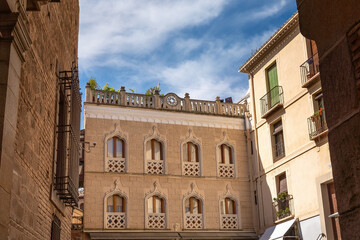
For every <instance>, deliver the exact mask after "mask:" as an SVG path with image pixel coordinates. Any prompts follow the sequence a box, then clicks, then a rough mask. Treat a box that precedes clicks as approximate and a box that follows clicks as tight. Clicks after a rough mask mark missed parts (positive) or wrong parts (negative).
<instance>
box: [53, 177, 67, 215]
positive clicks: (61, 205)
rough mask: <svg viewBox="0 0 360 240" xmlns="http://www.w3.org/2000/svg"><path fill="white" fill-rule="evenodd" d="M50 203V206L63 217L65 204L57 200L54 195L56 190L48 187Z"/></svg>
mask: <svg viewBox="0 0 360 240" xmlns="http://www.w3.org/2000/svg"><path fill="white" fill-rule="evenodd" d="M50 201H51V202H52V204H53V205H54V206H55V207H56V208H57V209H58V210H59V212H60V213H61V214H62V215H63V216H65V211H66V206H65V204H64V203H63V202H62V201H61V200H60V198H58V196H57V194H56V190H54V189H53V185H52V184H51V186H50Z"/></svg>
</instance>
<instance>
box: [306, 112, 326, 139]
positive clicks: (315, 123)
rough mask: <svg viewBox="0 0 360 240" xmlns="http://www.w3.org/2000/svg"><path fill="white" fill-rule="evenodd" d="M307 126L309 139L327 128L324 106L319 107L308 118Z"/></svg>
mask: <svg viewBox="0 0 360 240" xmlns="http://www.w3.org/2000/svg"><path fill="white" fill-rule="evenodd" d="M308 128H309V136H310V139H314V138H316V137H317V136H319V135H320V134H322V133H323V132H325V131H326V130H327V129H328V127H327V124H326V117H325V109H324V108H321V109H320V110H318V111H317V112H315V113H314V115H312V116H311V117H309V118H308Z"/></svg>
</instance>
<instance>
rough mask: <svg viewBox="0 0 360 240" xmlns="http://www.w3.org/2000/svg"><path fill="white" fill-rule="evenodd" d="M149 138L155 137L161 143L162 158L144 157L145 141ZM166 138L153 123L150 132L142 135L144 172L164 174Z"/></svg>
mask: <svg viewBox="0 0 360 240" xmlns="http://www.w3.org/2000/svg"><path fill="white" fill-rule="evenodd" d="M151 139H155V140H157V141H159V142H161V144H162V148H163V149H162V151H163V153H162V154H163V159H161V160H152V159H146V143H147V142H148V141H150V140H151ZM165 161H166V139H165V137H164V136H162V135H161V134H160V132H159V130H158V128H157V127H156V125H154V126H153V127H152V132H150V133H149V134H148V135H146V136H145V137H144V172H145V173H149V174H165V173H166V162H165Z"/></svg>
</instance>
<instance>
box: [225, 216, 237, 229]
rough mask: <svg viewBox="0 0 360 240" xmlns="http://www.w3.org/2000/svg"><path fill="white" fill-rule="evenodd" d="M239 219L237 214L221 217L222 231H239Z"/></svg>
mask: <svg viewBox="0 0 360 240" xmlns="http://www.w3.org/2000/svg"><path fill="white" fill-rule="evenodd" d="M238 228H239V225H238V217H237V215H236V214H222V215H221V229H238Z"/></svg>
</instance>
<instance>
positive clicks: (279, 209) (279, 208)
mask: <svg viewBox="0 0 360 240" xmlns="http://www.w3.org/2000/svg"><path fill="white" fill-rule="evenodd" d="M273 207H274V210H275V216H276V221H279V220H281V219H283V218H286V217H290V216H292V215H294V211H293V197H292V195H288V194H287V193H286V194H284V193H282V194H279V196H278V198H274V202H273Z"/></svg>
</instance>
